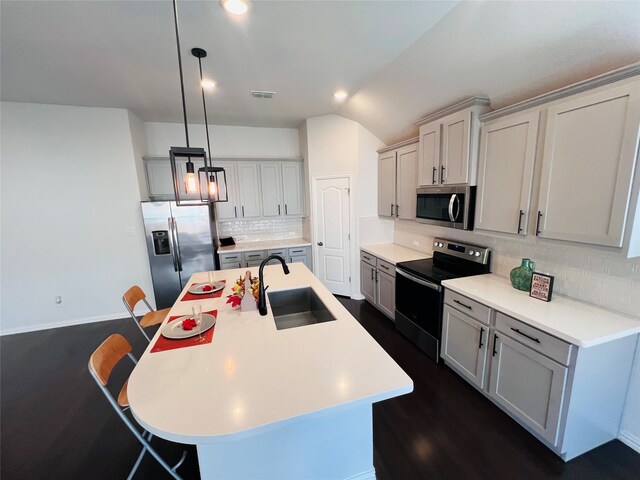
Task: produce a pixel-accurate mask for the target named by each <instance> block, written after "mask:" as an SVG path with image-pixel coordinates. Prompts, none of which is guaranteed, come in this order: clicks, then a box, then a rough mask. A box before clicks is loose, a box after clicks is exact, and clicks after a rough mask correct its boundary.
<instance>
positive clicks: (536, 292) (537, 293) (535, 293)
mask: <svg viewBox="0 0 640 480" xmlns="http://www.w3.org/2000/svg"><path fill="white" fill-rule="evenodd" d="M552 293H553V277H552V276H551V275H545V274H544V273H537V272H534V274H533V276H532V277H531V290H530V291H529V296H530V297H533V298H537V299H538V300H544V301H545V302H548V301H550V300H551V294H552Z"/></svg>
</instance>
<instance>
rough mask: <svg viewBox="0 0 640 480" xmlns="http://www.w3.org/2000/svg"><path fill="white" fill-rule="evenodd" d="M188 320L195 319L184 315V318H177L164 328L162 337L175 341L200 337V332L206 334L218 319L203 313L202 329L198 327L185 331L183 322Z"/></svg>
mask: <svg viewBox="0 0 640 480" xmlns="http://www.w3.org/2000/svg"><path fill="white" fill-rule="evenodd" d="M187 318H193V315H184V316H182V317H179V318H176V319H175V320H174V321H172V322H169V323H167V324H166V325H165V326H164V327H162V330H161V333H162V335H163V336H165V337H167V338H171V339H173V340H179V339H181V338H189V337H194V336H196V335H198V334H199V332H202V333H204V332H206V331H207V330H209V329H210V328H211V327H213V326H214V325H215V324H216V317H214V316H213V315H209V314H208V313H203V314H202V325H200V328H198V326H197V325H196V326H195V327H193V329H191V330H185V329H184V328H182V321H183V320H186V319H187Z"/></svg>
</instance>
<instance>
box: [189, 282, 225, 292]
mask: <svg viewBox="0 0 640 480" xmlns="http://www.w3.org/2000/svg"><path fill="white" fill-rule="evenodd" d="M207 286H208V287H213V290H203V288H204V287H207ZM224 287H225V283H224V282H213V283H209V282H204V283H195V284H193V285H192V286H191V288H190V289H189V290H188V292H189V293H191V294H193V295H209V294H210V293H216V292H219V291H220V290H222V289H223V288H224Z"/></svg>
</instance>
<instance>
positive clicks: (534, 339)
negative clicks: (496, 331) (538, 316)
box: [510, 327, 540, 343]
mask: <svg viewBox="0 0 640 480" xmlns="http://www.w3.org/2000/svg"><path fill="white" fill-rule="evenodd" d="M510 328H511V330H513V331H514V332H516V333H519V334H520V335H522V336H523V337H527V338H528V339H529V340H531V341H534V342H536V343H540V340H538V339H537V338H536V337H532V336H530V335H527V334H526V333H524V332H521V331H520V330H519V329H517V328H513V327H510Z"/></svg>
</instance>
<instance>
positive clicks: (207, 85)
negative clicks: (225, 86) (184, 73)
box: [200, 78, 216, 90]
mask: <svg viewBox="0 0 640 480" xmlns="http://www.w3.org/2000/svg"><path fill="white" fill-rule="evenodd" d="M200 85H202V88H204V89H205V90H213V89H214V88H216V82H214V81H213V80H209V79H207V78H205V79H203V80H202V82H200Z"/></svg>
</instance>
